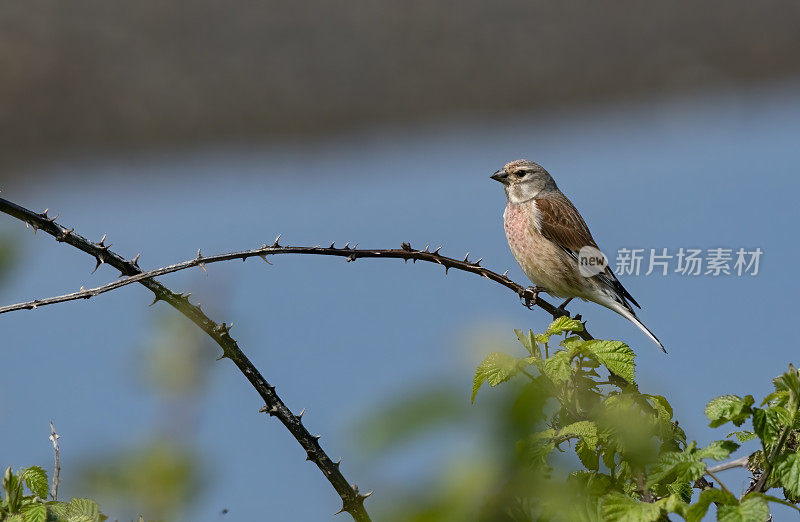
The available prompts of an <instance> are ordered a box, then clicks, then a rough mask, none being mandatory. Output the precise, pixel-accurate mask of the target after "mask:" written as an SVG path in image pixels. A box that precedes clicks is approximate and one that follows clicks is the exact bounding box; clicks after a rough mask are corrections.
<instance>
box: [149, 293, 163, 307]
mask: <svg viewBox="0 0 800 522" xmlns="http://www.w3.org/2000/svg"><path fill="white" fill-rule="evenodd" d="M160 300H161V298H160V297H158V294H156V296H155V297H154V298H153V302H152V303H150V306H153V305H154V304H156V303H157V302H159V301H160Z"/></svg>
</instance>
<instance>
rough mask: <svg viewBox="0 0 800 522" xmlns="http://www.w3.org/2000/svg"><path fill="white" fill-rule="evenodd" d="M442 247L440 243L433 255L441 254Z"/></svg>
mask: <svg viewBox="0 0 800 522" xmlns="http://www.w3.org/2000/svg"><path fill="white" fill-rule="evenodd" d="M441 249H442V245H439V246H438V247H436V250H434V251H433V255H435V256H438V255H439V250H441Z"/></svg>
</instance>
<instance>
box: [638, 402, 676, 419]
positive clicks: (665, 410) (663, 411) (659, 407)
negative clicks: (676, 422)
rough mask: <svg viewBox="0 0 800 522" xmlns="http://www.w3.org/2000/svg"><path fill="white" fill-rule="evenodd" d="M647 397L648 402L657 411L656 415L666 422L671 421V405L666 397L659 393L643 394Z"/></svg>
mask: <svg viewBox="0 0 800 522" xmlns="http://www.w3.org/2000/svg"><path fill="white" fill-rule="evenodd" d="M644 396H645V397H647V399H648V401H649V402H650V404H651V405H652V406H653V409H655V410H656V412H658V416H659V417H660V418H661V419H662V420H664V421H667V422H671V421H672V416H673V415H674V412H673V411H672V406H671V405H670V403H669V401H668V400H667V399H666V397H662V396H661V395H644Z"/></svg>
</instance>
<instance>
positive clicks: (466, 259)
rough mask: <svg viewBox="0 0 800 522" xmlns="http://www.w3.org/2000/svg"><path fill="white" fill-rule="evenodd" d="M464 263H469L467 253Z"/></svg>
mask: <svg viewBox="0 0 800 522" xmlns="http://www.w3.org/2000/svg"><path fill="white" fill-rule="evenodd" d="M464 262H465V263H469V252H467V255H465V256H464Z"/></svg>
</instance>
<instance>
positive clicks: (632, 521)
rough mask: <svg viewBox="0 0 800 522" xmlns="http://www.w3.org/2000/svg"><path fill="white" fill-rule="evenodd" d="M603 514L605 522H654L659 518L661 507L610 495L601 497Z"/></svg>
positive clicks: (626, 497) (620, 495) (618, 494)
mask: <svg viewBox="0 0 800 522" xmlns="http://www.w3.org/2000/svg"><path fill="white" fill-rule="evenodd" d="M603 513H604V514H605V519H604V520H606V521H607V522H655V521H656V520H658V519H659V517H660V516H661V506H660V505H659V504H651V503H648V502H639V501H638V500H636V499H633V498H631V497H628V496H626V495H622V494H620V493H610V494H608V495H606V496H605V497H603Z"/></svg>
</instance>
